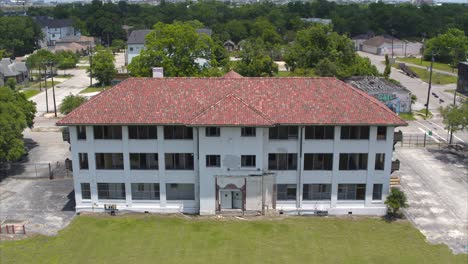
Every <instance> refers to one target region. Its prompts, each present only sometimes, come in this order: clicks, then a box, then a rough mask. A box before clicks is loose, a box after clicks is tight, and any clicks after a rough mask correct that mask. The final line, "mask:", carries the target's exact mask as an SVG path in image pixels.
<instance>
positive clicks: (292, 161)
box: [268, 153, 297, 170]
mask: <svg viewBox="0 0 468 264" xmlns="http://www.w3.org/2000/svg"><path fill="white" fill-rule="evenodd" d="M268 169H269V170H296V169H297V154H291V153H289V154H288V153H269V154H268Z"/></svg>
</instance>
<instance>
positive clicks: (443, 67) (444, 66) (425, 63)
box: [397, 58, 457, 72]
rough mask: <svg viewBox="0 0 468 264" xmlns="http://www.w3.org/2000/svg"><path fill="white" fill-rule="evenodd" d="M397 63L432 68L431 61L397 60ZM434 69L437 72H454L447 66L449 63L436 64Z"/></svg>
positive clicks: (415, 59) (417, 59)
mask: <svg viewBox="0 0 468 264" xmlns="http://www.w3.org/2000/svg"><path fill="white" fill-rule="evenodd" d="M397 61H402V62H408V63H412V64H416V65H421V66H424V67H429V66H431V62H430V61H423V62H422V63H421V59H420V58H397ZM433 67H434V69H437V70H441V71H447V72H453V71H452V67H450V65H449V64H447V63H440V62H434V65H433ZM455 72H457V69H455Z"/></svg>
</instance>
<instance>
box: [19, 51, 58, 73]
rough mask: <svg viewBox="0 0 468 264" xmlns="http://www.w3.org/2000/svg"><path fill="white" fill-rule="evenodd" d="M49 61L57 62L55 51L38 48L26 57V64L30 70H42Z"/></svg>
mask: <svg viewBox="0 0 468 264" xmlns="http://www.w3.org/2000/svg"><path fill="white" fill-rule="evenodd" d="M48 62H52V63H57V57H56V55H55V54H54V53H52V52H50V51H48V50H45V49H40V50H38V51H37V52H35V53H33V54H31V55H30V56H29V57H28V58H27V59H26V65H27V66H28V69H29V70H32V69H37V70H39V71H42V70H44V69H45V67H46V65H45V64H46V63H48Z"/></svg>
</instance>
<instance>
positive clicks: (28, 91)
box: [21, 90, 40, 99]
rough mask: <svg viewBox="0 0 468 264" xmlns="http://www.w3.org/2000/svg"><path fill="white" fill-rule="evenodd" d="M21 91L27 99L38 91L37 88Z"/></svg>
mask: <svg viewBox="0 0 468 264" xmlns="http://www.w3.org/2000/svg"><path fill="white" fill-rule="evenodd" d="M21 92H22V93H24V95H26V98H28V99H29V98H31V97H33V96H35V95H36V94H38V93H40V91H39V90H22V91H21Z"/></svg>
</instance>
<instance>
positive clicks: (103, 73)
mask: <svg viewBox="0 0 468 264" xmlns="http://www.w3.org/2000/svg"><path fill="white" fill-rule="evenodd" d="M114 61H115V58H114V55H112V52H111V51H110V50H109V49H105V48H103V47H98V48H96V54H95V55H94V56H93V62H92V65H91V67H90V69H88V72H89V71H90V70H91V73H92V74H93V77H94V78H96V79H97V80H98V81H99V82H100V83H101V85H110V83H111V81H112V79H113V78H114V76H115V74H116V73H117V70H116V69H115V66H114Z"/></svg>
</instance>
